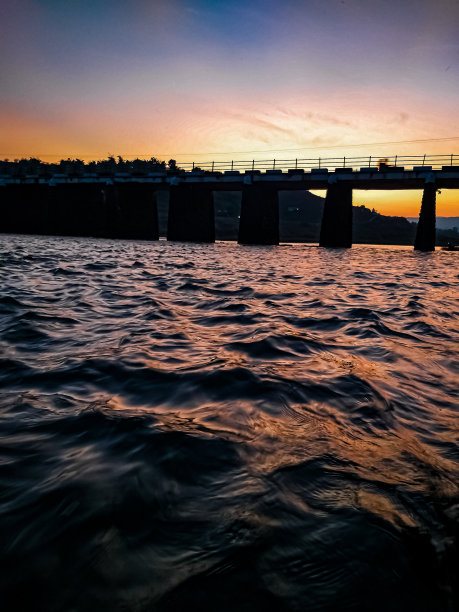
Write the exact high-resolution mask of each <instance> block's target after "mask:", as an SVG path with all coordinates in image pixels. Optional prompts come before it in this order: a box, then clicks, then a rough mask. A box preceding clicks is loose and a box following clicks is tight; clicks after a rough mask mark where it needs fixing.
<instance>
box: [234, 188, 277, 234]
mask: <svg viewBox="0 0 459 612" xmlns="http://www.w3.org/2000/svg"><path fill="white" fill-rule="evenodd" d="M238 242H239V244H266V245H268V244H279V194H278V191H277V189H275V188H273V187H272V186H270V185H269V184H261V183H253V184H250V185H248V184H246V185H244V187H243V189H242V201H241V218H240V220H239V237H238Z"/></svg>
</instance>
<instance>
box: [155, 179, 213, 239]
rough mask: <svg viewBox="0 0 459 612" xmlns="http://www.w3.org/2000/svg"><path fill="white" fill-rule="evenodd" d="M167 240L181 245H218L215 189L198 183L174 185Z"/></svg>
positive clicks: (171, 195)
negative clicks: (215, 243)
mask: <svg viewBox="0 0 459 612" xmlns="http://www.w3.org/2000/svg"><path fill="white" fill-rule="evenodd" d="M167 239H168V240H177V241H182V242H215V211H214V199H213V192H212V189H210V188H209V187H207V186H206V185H200V184H198V183H189V184H184V183H179V184H178V185H171V188H170V192H169V216H168V219H167Z"/></svg>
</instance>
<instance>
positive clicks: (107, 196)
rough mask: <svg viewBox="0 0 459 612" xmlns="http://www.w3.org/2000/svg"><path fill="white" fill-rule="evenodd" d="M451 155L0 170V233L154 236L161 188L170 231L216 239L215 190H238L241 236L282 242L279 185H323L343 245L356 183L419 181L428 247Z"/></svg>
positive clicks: (335, 235)
mask: <svg viewBox="0 0 459 612" xmlns="http://www.w3.org/2000/svg"><path fill="white" fill-rule="evenodd" d="M458 161H459V156H458V155H448V156H427V155H425V156H420V157H397V156H395V157H393V158H384V159H383V160H381V159H378V158H372V157H366V158H362V157H360V158H358V157H355V158H346V157H341V158H333V159H332V158H328V159H315V160H298V159H297V160H280V161H279V160H277V161H276V160H269V161H268V162H266V161H265V162H260V161H257V162H255V160H254V161H252V162H250V161H249V162H247V161H244V162H234V161H233V162H218V164H217V162H205V163H194V164H188V166H187V164H180V166H181V169H177V170H170V169H169V170H164V171H158V172H151V173H148V174H142V175H140V174H139V175H129V174H121V173H118V174H116V173H113V174H110V175H97V174H80V175H61V174H55V175H53V176H21V177H11V176H0V232H4V233H33V234H50V235H72V236H95V237H105V238H124V239H146V240H156V239H158V237H159V232H158V208H157V203H156V197H155V194H156V192H158V191H164V190H167V191H168V192H169V194H170V195H169V216H168V228H167V239H168V240H177V241H190V242H213V241H214V240H215V214H214V202H213V194H214V192H216V191H241V192H242V201H241V215H240V223H239V238H238V242H239V243H241V244H259V245H273V244H278V243H279V205H278V194H279V191H305V190H314V189H324V190H326V198H325V205H324V212H323V218H322V225H321V231H320V242H319V244H320V246H324V247H350V246H351V245H352V191H353V189H364V190H394V189H422V190H423V196H422V203H421V209H420V218H419V223H418V227H417V234H416V240H415V245H414V246H415V248H417V249H420V250H425V251H429V250H433V249H434V248H435V216H436V213H435V208H436V193H437V190H438V189H442V188H444V189H458V188H459V164H458ZM262 164H264V166H263V165H262ZM455 164H457V165H455Z"/></svg>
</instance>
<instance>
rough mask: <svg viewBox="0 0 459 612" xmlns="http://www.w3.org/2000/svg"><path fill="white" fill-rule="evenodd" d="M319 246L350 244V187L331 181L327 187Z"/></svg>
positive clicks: (340, 246) (338, 246)
mask: <svg viewBox="0 0 459 612" xmlns="http://www.w3.org/2000/svg"><path fill="white" fill-rule="evenodd" d="M319 246H322V247H334V248H349V247H351V246H352V187H350V186H348V185H344V184H342V183H333V184H331V185H329V187H328V189H327V195H326V198H325V204H324V212H323V216H322V225H321V228H320V240H319Z"/></svg>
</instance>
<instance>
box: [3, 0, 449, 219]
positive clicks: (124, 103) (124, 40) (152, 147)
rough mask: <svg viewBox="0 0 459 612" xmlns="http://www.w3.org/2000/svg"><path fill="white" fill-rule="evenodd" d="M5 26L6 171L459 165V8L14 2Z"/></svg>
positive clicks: (378, 200) (305, 1)
mask: <svg viewBox="0 0 459 612" xmlns="http://www.w3.org/2000/svg"><path fill="white" fill-rule="evenodd" d="M0 23H1V25H0V28H1V36H0V83H1V90H0V91H1V93H0V158H10V159H14V158H16V157H29V156H35V157H40V158H41V159H43V160H45V161H54V160H56V159H60V158H62V157H80V158H84V159H97V158H103V157H106V156H107V155H108V154H113V155H122V156H125V157H130V156H141V157H151V156H155V157H159V158H160V159H166V160H167V159H169V158H170V157H174V158H176V159H177V160H179V161H180V160H181V161H193V160H195V161H199V160H201V161H208V160H212V159H215V160H218V159H232V158H234V159H252V158H255V159H257V158H258V159H264V158H265V159H268V158H270V159H272V158H275V157H276V158H282V159H294V158H296V157H318V156H319V155H320V156H327V155H329V156H337V155H347V156H352V155H355V156H357V155H370V154H371V155H374V156H385V155H395V154H398V155H404V154H410V155H423V154H424V153H427V154H429V153H438V154H451V153H459V110H458V109H459V36H458V32H459V2H458V1H457V0H435V1H434V0H397V1H395V0H387V1H383V0H374V1H372V0H285V1H284V2H274V1H273V0H264V1H262V0H167V1H163V0H150V1H147V0H130V1H129V2H126V0H65V1H64V0H15V1H9V2H7V1H2V2H1V3H0ZM440 139H448V140H440ZM416 140H417V141H419V140H424V141H427V142H405V141H416ZM392 142H393V143H394V144H372V143H392ZM395 143H399V144H395ZM357 145H359V146H357ZM354 199H355V201H356V203H360V202H362V203H367V204H369V205H370V206H375V208H377V210H379V211H380V212H385V213H390V214H406V215H410V216H415V215H416V214H417V213H418V211H419V203H420V195H419V193H412V192H406V193H405V194H404V193H399V192H397V193H396V194H387V193H384V194H376V195H374V194H371V193H362V192H359V193H357V194H356V196H355V198H354ZM438 214H439V215H450V216H454V215H459V193H458V192H454V191H451V192H446V191H444V192H443V193H442V194H441V196H439V198H438Z"/></svg>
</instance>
